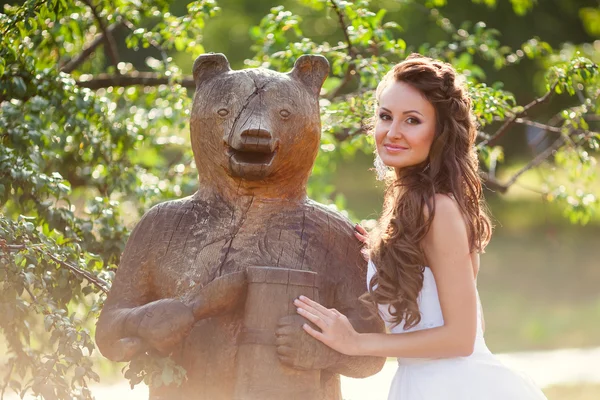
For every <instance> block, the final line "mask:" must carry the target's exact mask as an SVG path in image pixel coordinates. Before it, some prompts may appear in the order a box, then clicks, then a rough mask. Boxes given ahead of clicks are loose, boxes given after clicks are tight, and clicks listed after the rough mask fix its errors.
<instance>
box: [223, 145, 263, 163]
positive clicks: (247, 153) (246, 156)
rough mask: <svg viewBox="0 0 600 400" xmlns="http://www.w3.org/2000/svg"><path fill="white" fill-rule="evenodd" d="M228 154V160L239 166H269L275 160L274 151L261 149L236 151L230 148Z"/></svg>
mask: <svg viewBox="0 0 600 400" xmlns="http://www.w3.org/2000/svg"><path fill="white" fill-rule="evenodd" d="M228 153H229V157H230V159H231V160H232V161H235V162H236V163H239V164H254V165H269V164H271V162H272V161H273V159H274V158H275V151H270V149H261V148H256V149H244V150H237V149H234V148H233V147H230V148H229V151H228Z"/></svg>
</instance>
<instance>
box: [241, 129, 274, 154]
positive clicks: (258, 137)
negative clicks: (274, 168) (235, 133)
mask: <svg viewBox="0 0 600 400" xmlns="http://www.w3.org/2000/svg"><path fill="white" fill-rule="evenodd" d="M240 137H241V139H242V140H241V142H242V146H243V147H246V148H247V147H252V148H253V149H254V150H255V151H259V152H269V153H270V152H272V151H273V150H274V145H275V143H274V140H273V136H272V135H271V132H269V131H268V130H266V129H258V128H252V129H245V130H244V131H242V133H241V134H240Z"/></svg>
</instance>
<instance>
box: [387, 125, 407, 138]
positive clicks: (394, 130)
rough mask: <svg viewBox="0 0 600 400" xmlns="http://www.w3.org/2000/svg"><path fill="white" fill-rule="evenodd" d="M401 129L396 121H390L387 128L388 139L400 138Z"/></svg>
mask: <svg viewBox="0 0 600 400" xmlns="http://www.w3.org/2000/svg"><path fill="white" fill-rule="evenodd" d="M402 136H403V135H402V129H400V124H399V123H397V122H396V121H394V122H392V124H391V125H390V129H389V130H388V137H389V138H390V139H400V138H402Z"/></svg>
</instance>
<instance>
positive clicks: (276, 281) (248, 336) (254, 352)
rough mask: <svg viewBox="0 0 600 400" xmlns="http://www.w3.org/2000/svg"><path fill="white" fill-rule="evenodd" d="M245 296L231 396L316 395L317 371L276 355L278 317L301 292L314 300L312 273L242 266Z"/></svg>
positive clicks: (247, 399)
mask: <svg viewBox="0 0 600 400" xmlns="http://www.w3.org/2000/svg"><path fill="white" fill-rule="evenodd" d="M247 278H248V295H247V298H246V306H245V314H244V323H243V328H242V332H241V334H240V337H239V340H238V345H239V347H238V352H237V358H236V382H235V391H234V400H282V399H285V400H317V398H318V397H317V396H318V393H319V386H320V378H321V376H320V371H318V370H309V371H301V370H297V369H293V368H290V367H287V366H285V365H283V364H282V363H281V362H280V361H279V358H278V357H277V351H276V347H275V331H276V329H277V323H278V322H279V320H280V318H282V317H285V316H287V315H295V314H296V306H294V304H293V301H294V299H295V298H297V297H298V296H300V295H305V296H308V297H310V298H312V299H315V300H317V301H318V296H319V292H318V283H317V274H316V273H315V272H311V271H300V270H293V269H286V268H276V267H275V268H274V267H250V268H248V270H247Z"/></svg>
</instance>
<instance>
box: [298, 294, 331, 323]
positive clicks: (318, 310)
mask: <svg viewBox="0 0 600 400" xmlns="http://www.w3.org/2000/svg"><path fill="white" fill-rule="evenodd" d="M312 304H315V305H317V306H318V305H320V304H319V303H316V302H313V303H312ZM312 304H309V303H308V302H306V301H302V299H300V298H298V299H296V300H294V305H296V306H297V307H299V308H301V309H303V310H305V311H308V312H309V313H311V314H313V315H316V316H317V317H319V318H321V319H323V320H324V321H326V322H329V321H330V320H331V318H332V316H333V315H332V314H331V313H330V312H329V310H328V309H326V308H325V307H315V306H313V305H312Z"/></svg>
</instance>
